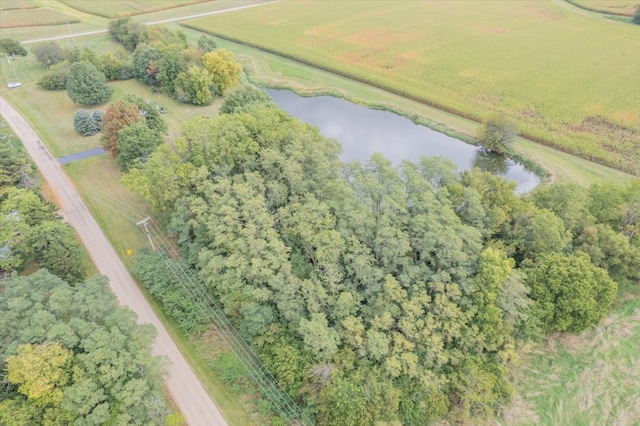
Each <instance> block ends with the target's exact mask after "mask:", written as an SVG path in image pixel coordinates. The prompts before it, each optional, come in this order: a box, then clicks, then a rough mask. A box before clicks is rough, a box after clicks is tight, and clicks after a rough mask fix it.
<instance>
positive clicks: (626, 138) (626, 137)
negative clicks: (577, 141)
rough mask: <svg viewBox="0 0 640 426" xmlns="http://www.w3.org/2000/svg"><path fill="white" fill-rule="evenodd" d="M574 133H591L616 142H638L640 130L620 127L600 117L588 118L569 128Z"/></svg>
mask: <svg viewBox="0 0 640 426" xmlns="http://www.w3.org/2000/svg"><path fill="white" fill-rule="evenodd" d="M569 128H570V129H571V130H573V131H574V132H584V133H591V134H594V135H598V136H603V137H606V138H609V139H611V140H615V141H617V142H638V141H640V128H636V129H633V128H631V127H626V126H621V125H620V124H616V123H612V122H611V121H609V120H607V119H606V118H604V117H601V116H588V117H586V118H585V119H584V120H582V123H580V124H577V125H572V126H569Z"/></svg>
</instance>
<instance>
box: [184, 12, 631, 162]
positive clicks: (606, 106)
mask: <svg viewBox="0 0 640 426" xmlns="http://www.w3.org/2000/svg"><path fill="white" fill-rule="evenodd" d="M188 25H189V26H190V27H192V28H196V29H199V30H202V31H205V32H209V33H213V34H218V35H221V36H224V37H228V38H231V39H234V40H239V41H242V42H244V43H248V44H252V45H254V46H258V47H260V48H263V49H268V50H270V51H273V52H275V53H279V54H282V55H285V56H289V57H291V58H295V59H298V60H301V61H304V62H306V63H309V64H313V65H316V66H318V67H321V68H324V69H327V70H331V71H335V72H338V73H341V74H343V75H347V76H350V77H353V78H356V79H359V80H361V81H365V82H369V83H371V84H374V85H378V86H380V87H384V88H388V89H389V90H392V91H394V92H396V93H399V94H403V95H405V96H408V97H411V98H414V99H416V100H419V101H421V102H425V103H428V104H431V105H433V106H437V107H439V108H441V109H445V110H448V111H451V112H454V113H456V114H458V115H462V116H466V117H469V118H471V119H473V120H476V121H477V120H481V119H483V118H484V117H486V116H488V115H489V114H491V113H495V112H504V113H505V114H507V115H508V116H509V117H511V118H512V119H513V120H514V121H516V122H517V124H518V127H519V129H520V131H521V133H522V134H523V135H524V136H526V137H527V138H529V139H533V140H539V141H542V142H544V143H545V144H547V145H550V146H556V147H560V148H561V149H563V150H567V151H569V152H571V153H575V154H578V155H580V156H581V157H583V158H587V159H593V160H596V161H598V162H601V163H604V164H608V165H611V166H614V167H616V168H619V169H622V170H626V171H629V172H632V173H636V174H640V166H639V164H640V109H638V104H637V99H638V95H639V94H640V79H638V78H637V72H638V69H640V56H639V55H633V54H632V53H631V52H635V51H638V50H639V49H640V37H638V29H637V28H635V27H634V26H631V25H623V24H621V23H619V22H613V21H611V20H607V19H603V18H601V17H600V16H597V15H596V16H591V15H590V14H589V13H586V12H585V13H573V12H572V11H571V10H570V8H566V7H561V6H560V5H558V4H556V3H553V2H536V1H518V2H505V1H491V0H488V1H482V2H461V1H429V2H415V1H396V2H327V1H310V2H277V3H272V4H268V5H265V6H262V7H260V8H254V9H246V10H241V11H236V12H231V13H228V14H225V15H223V16H222V15H219V16H216V15H213V16H209V17H204V18H199V19H196V20H193V21H189V23H188ZM621 82H624V84H621Z"/></svg>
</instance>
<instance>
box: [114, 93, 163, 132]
mask: <svg viewBox="0 0 640 426" xmlns="http://www.w3.org/2000/svg"><path fill="white" fill-rule="evenodd" d="M122 99H123V100H124V101H126V102H130V103H132V104H134V105H136V106H137V107H138V110H139V111H140V115H142V116H143V117H144V122H145V124H146V125H147V127H148V128H150V129H151V130H154V131H156V132H158V133H166V132H167V124H166V123H165V122H164V120H163V119H162V116H161V115H160V111H158V108H156V107H155V106H154V104H153V103H151V102H149V101H145V100H144V99H142V98H141V97H140V96H136V95H126V96H125V97H124V98H122Z"/></svg>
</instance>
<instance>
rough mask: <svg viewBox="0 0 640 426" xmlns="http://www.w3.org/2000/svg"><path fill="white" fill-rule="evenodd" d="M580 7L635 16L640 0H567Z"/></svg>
mask: <svg viewBox="0 0 640 426" xmlns="http://www.w3.org/2000/svg"><path fill="white" fill-rule="evenodd" d="M567 1H568V2H569V3H573V4H575V5H576V6H578V7H583V8H585V9H588V10H593V11H595V12H602V13H611V14H614V15H623V16H633V14H634V13H635V12H636V7H637V6H638V5H640V3H638V0H567Z"/></svg>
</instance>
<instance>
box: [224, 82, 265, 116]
mask: <svg viewBox="0 0 640 426" xmlns="http://www.w3.org/2000/svg"><path fill="white" fill-rule="evenodd" d="M253 104H264V105H274V103H273V100H272V99H271V96H269V94H268V93H267V92H265V91H264V90H262V89H258V88H257V87H254V86H252V85H249V84H243V85H241V86H238V87H236V88H235V89H233V90H230V91H229V92H228V93H227V94H226V95H225V97H224V101H223V102H222V105H221V106H220V113H221V114H233V113H235V112H238V111H241V110H242V108H244V107H247V106H249V105H253Z"/></svg>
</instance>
